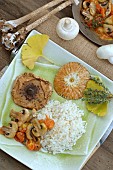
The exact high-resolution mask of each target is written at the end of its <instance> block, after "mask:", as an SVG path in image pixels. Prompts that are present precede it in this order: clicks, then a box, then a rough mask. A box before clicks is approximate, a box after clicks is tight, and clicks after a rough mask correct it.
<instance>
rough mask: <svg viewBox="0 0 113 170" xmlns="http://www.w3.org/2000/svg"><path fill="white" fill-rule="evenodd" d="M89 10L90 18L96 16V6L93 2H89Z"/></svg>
mask: <svg viewBox="0 0 113 170" xmlns="http://www.w3.org/2000/svg"><path fill="white" fill-rule="evenodd" d="M89 9H90V14H91V15H92V16H94V15H95V14H96V5H95V3H94V2H91V3H90V6H89Z"/></svg>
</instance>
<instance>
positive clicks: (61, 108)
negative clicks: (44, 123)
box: [37, 100, 87, 154]
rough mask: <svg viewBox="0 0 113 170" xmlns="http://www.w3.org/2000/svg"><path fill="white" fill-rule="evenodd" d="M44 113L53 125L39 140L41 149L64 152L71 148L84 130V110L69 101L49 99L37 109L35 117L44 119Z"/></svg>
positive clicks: (54, 152) (50, 151)
mask: <svg viewBox="0 0 113 170" xmlns="http://www.w3.org/2000/svg"><path fill="white" fill-rule="evenodd" d="M46 115H48V116H49V118H50V119H52V120H54V122H55V125H54V128H52V130H50V131H48V133H46V134H45V135H44V138H43V139H42V140H41V145H42V149H43V150H42V151H46V152H49V153H53V154H56V153H64V151H65V150H72V149H73V146H74V145H75V144H76V142H77V140H78V139H79V138H80V137H81V136H82V135H83V134H84V133H85V132H86V125H87V124H86V121H83V120H82V116H84V111H83V110H80V109H79V107H78V106H77V105H76V104H75V103H73V102H72V101H71V100H70V101H67V100H66V101H65V102H63V103H60V102H59V101H57V100H50V101H49V102H48V104H47V105H46V106H45V107H44V108H43V109H41V110H39V111H38V114H37V118H38V120H39V122H40V120H41V119H43V120H45V119H46Z"/></svg>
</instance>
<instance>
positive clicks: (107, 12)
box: [106, 2, 111, 17]
mask: <svg viewBox="0 0 113 170" xmlns="http://www.w3.org/2000/svg"><path fill="white" fill-rule="evenodd" d="M110 13H111V2H109V3H108V6H107V9H106V17H107V16H108V15H109V14H110Z"/></svg>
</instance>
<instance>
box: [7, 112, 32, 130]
mask: <svg viewBox="0 0 113 170" xmlns="http://www.w3.org/2000/svg"><path fill="white" fill-rule="evenodd" d="M10 117H11V118H12V119H14V120H15V121H17V122H18V126H19V127H20V126H21V125H22V124H24V123H25V122H27V121H28V120H29V119H30V117H31V113H30V112H29V110H28V109H23V110H22V111H20V112H16V111H14V110H13V109H12V110H11V112H10Z"/></svg>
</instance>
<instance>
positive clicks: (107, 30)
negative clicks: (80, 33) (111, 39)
mask: <svg viewBox="0 0 113 170" xmlns="http://www.w3.org/2000/svg"><path fill="white" fill-rule="evenodd" d="M103 27H104V32H105V33H108V34H110V33H112V32H113V25H108V24H103Z"/></svg>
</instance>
